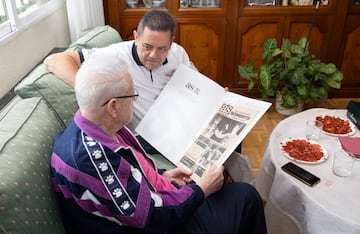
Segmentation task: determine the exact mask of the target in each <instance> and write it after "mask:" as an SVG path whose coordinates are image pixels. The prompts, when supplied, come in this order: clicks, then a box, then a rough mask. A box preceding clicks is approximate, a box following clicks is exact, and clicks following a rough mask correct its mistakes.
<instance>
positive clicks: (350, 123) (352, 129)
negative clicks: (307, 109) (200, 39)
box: [315, 115, 356, 137]
mask: <svg viewBox="0 0 360 234" xmlns="http://www.w3.org/2000/svg"><path fill="white" fill-rule="evenodd" d="M319 116H321V117H324V116H326V115H319ZM329 116H332V117H336V118H340V119H342V120H344V121H349V126H350V130H351V132H349V133H346V134H334V133H330V132H326V131H324V130H322V131H321V132H322V133H323V134H325V135H328V136H336V137H338V136H351V135H354V134H355V132H356V127H355V125H354V124H353V123H352V122H351V121H350V120H349V119H346V118H343V117H340V116H336V115H329ZM316 117H318V116H316ZM316 117H315V119H316Z"/></svg>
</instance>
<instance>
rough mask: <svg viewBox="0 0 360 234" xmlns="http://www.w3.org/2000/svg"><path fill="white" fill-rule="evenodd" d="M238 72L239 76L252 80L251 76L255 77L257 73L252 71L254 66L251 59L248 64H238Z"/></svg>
mask: <svg viewBox="0 0 360 234" xmlns="http://www.w3.org/2000/svg"><path fill="white" fill-rule="evenodd" d="M238 73H239V75H240V76H241V77H243V78H245V79H247V80H252V79H253V78H254V79H257V73H255V72H254V68H253V61H250V63H249V65H248V66H242V65H239V66H238Z"/></svg>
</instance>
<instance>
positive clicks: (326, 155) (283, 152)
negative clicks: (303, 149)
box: [280, 138, 329, 164]
mask: <svg viewBox="0 0 360 234" xmlns="http://www.w3.org/2000/svg"><path fill="white" fill-rule="evenodd" d="M293 140H305V141H307V142H309V143H310V144H316V145H319V146H320V150H321V151H322V153H323V154H324V155H323V156H322V157H321V158H320V159H319V160H317V161H304V160H299V159H296V158H293V157H292V156H290V155H289V154H288V153H287V152H286V151H284V150H283V145H286V144H287V142H290V141H293ZM280 151H281V153H282V154H283V155H284V156H285V157H287V158H289V159H291V160H293V161H295V162H300V163H306V164H318V163H322V162H324V161H325V160H326V159H327V158H328V157H329V155H328V152H327V150H326V149H325V148H324V147H323V146H322V145H321V144H319V143H318V142H316V141H313V140H309V139H306V138H286V139H284V140H282V141H281V142H280Z"/></svg>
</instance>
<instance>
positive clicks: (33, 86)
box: [15, 64, 78, 127]
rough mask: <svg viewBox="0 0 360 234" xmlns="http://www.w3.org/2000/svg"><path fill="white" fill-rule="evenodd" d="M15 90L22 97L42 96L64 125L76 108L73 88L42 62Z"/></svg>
mask: <svg viewBox="0 0 360 234" xmlns="http://www.w3.org/2000/svg"><path fill="white" fill-rule="evenodd" d="M15 92H16V93H17V94H18V95H19V96H20V97H21V98H24V99H25V98H31V97H42V98H43V99H44V100H45V101H46V103H47V104H48V106H49V107H50V108H51V109H52V110H53V111H55V114H56V117H57V118H58V120H59V122H61V123H62V125H63V126H64V127H65V126H67V125H68V124H69V123H70V122H71V120H72V119H73V116H74V113H75V112H76V110H77V109H78V105H77V102H76V98H75V92H74V89H73V88H72V87H70V86H69V85H67V84H66V83H65V82H63V81H62V80H60V79H58V78H57V77H56V76H54V75H53V74H52V73H50V72H49V71H48V70H47V68H46V67H45V65H44V64H40V65H39V66H37V67H36V68H35V69H34V70H33V71H32V72H31V73H30V74H29V75H28V76H27V77H26V78H25V79H23V80H22V81H21V83H19V84H18V85H17V86H16V87H15Z"/></svg>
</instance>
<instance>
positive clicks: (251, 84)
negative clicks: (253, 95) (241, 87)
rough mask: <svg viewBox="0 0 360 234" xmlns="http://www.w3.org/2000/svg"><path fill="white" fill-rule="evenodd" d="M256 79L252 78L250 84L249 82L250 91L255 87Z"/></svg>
mask: <svg viewBox="0 0 360 234" xmlns="http://www.w3.org/2000/svg"><path fill="white" fill-rule="evenodd" d="M254 85H255V83H254V81H252V80H250V82H249V84H248V91H251V90H252V89H253V88H254Z"/></svg>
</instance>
